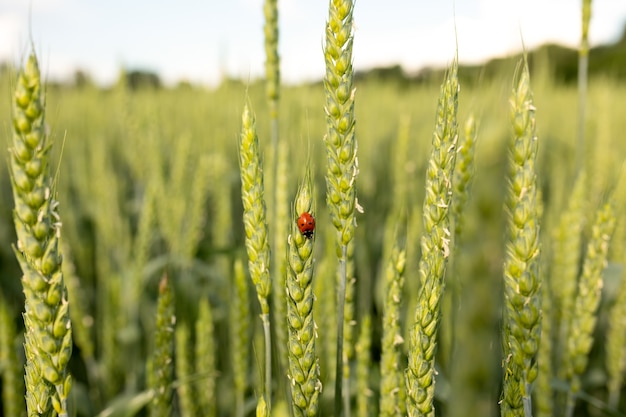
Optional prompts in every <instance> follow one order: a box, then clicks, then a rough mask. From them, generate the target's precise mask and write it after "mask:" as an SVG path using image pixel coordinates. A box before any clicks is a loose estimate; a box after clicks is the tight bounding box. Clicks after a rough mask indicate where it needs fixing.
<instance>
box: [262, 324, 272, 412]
mask: <svg viewBox="0 0 626 417" xmlns="http://www.w3.org/2000/svg"><path fill="white" fill-rule="evenodd" d="M261 321H263V333H264V334H265V402H266V404H267V409H268V410H271V409H272V335H271V332H270V315H269V314H261Z"/></svg>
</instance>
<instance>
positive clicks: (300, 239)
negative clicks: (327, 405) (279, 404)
mask: <svg viewBox="0 0 626 417" xmlns="http://www.w3.org/2000/svg"><path fill="white" fill-rule="evenodd" d="M302 213H309V214H311V215H315V211H314V210H313V193H312V186H311V179H310V175H309V174H307V175H306V177H305V179H304V181H303V182H302V184H300V187H299V188H298V192H297V194H296V199H295V204H294V208H293V212H292V218H293V222H292V223H291V229H290V234H289V239H288V246H289V249H288V254H287V263H288V271H287V323H288V326H289V342H288V343H289V344H288V346H289V348H288V351H289V353H288V355H289V379H290V380H291V398H292V409H293V414H294V416H296V417H300V416H308V417H313V416H316V415H317V413H318V408H319V405H318V403H319V396H320V393H321V392H322V384H321V382H320V379H319V374H320V371H319V359H318V356H317V352H316V350H315V339H316V337H317V334H316V329H315V320H314V319H313V300H314V298H315V297H314V294H313V243H314V241H315V240H314V237H313V236H314V235H313V236H312V237H307V236H305V235H304V234H302V233H300V230H299V229H298V225H297V219H298V218H299V217H300V215H301V214H302Z"/></svg>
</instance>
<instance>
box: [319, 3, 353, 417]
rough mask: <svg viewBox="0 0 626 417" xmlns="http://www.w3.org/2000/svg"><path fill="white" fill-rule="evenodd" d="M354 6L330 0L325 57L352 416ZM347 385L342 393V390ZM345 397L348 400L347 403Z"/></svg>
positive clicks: (330, 188)
mask: <svg viewBox="0 0 626 417" xmlns="http://www.w3.org/2000/svg"><path fill="white" fill-rule="evenodd" d="M353 10H354V3H353V1H351V0H331V1H330V4H329V8H328V21H327V23H326V40H325V43H324V60H325V62H326V75H325V77H324V91H325V97H326V104H325V112H326V129H327V130H326V136H325V142H326V156H327V159H328V167H327V172H326V202H327V205H328V208H329V211H330V216H331V220H332V222H333V225H334V226H335V228H336V230H337V247H338V251H337V252H338V253H337V255H338V258H339V270H338V272H339V274H338V275H339V286H338V291H337V361H336V379H335V413H336V414H337V415H339V414H340V413H341V409H342V408H343V412H344V415H345V417H349V416H350V392H349V391H350V390H349V379H348V378H347V375H344V367H346V368H347V361H348V358H347V357H346V356H345V353H344V328H345V324H344V319H345V317H344V309H345V302H346V285H347V279H348V277H347V264H348V249H349V248H348V246H349V244H350V242H351V241H352V238H353V236H354V229H355V226H356V220H355V207H356V206H357V201H356V186H355V180H356V176H357V174H358V163H357V157H356V152H357V141H356V138H355V135H354V131H355V119H354V91H355V90H354V88H353V85H352V79H353V70H352V44H353V33H352V31H353V18H352V17H353ZM342 390H343V391H344V392H343V395H342ZM342 399H343V406H342Z"/></svg>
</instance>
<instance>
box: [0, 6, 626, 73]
mask: <svg viewBox="0 0 626 417" xmlns="http://www.w3.org/2000/svg"><path fill="white" fill-rule="evenodd" d="M581 1H582V0H440V1H432V0H357V1H356V3H355V9H354V24H355V32H354V36H355V40H354V55H353V60H354V67H355V69H357V70H363V69H368V68H372V67H377V66H388V65H393V64H400V65H402V66H403V67H404V68H405V70H407V71H409V72H410V71H417V70H419V69H420V68H423V67H427V66H443V65H446V64H447V63H449V62H450V61H451V59H452V58H453V56H454V52H455V48H456V45H455V27H456V39H458V53H459V60H460V61H461V62H462V63H480V62H482V61H484V60H485V59H488V58H491V57H496V56H504V55H507V54H510V53H514V52H517V51H519V50H521V48H522V42H523V44H524V45H525V46H526V47H527V48H533V47H534V46H537V45H540V44H542V43H545V42H557V43H560V44H563V45H568V46H575V45H577V44H578V42H579V40H580V31H581V29H580V26H581V23H580V22H581V10H580V9H581ZM278 5H279V31H280V34H279V36H280V40H279V54H280V57H281V76H282V79H283V81H284V82H287V83H298V82H302V81H310V80H315V79H320V78H321V77H322V76H323V74H324V60H323V52H322V48H323V40H324V27H325V22H326V19H327V13H328V12H327V10H328V0H278ZM625 25H626V0H593V2H592V20H591V26H590V32H589V38H590V41H591V44H592V45H597V44H600V43H607V42H613V41H616V40H617V39H618V38H619V37H620V36H621V34H622V31H623V29H624V26H625ZM31 39H32V40H33V41H34V45H35V49H36V51H37V54H38V57H39V60H40V62H41V63H42V64H41V66H42V69H43V70H44V72H45V73H46V74H47V76H48V78H50V79H56V80H69V79H71V78H72V74H73V73H74V71H76V70H77V69H81V70H83V71H85V72H87V73H88V74H90V75H91V77H92V78H93V79H94V80H95V81H96V82H98V83H99V84H102V85H107V84H111V83H113V82H114V81H115V79H116V78H117V76H118V75H119V72H120V69H121V68H127V69H142V70H149V71H154V72H156V73H157V74H158V75H159V76H160V77H161V79H162V80H163V81H164V82H165V83H167V84H174V83H176V82H178V81H181V80H187V81H190V82H193V83H201V84H206V85H216V84H218V83H219V80H220V79H221V78H222V76H223V75H225V74H227V75H229V76H235V77H241V78H244V79H248V78H256V77H261V76H263V65H264V61H265V56H264V46H263V42H264V40H263V0H176V1H174V0H107V1H104V0H0V62H2V61H10V62H13V63H19V62H20V60H22V59H23V58H24V56H25V55H26V54H27V53H28V52H29V48H30V40H31Z"/></svg>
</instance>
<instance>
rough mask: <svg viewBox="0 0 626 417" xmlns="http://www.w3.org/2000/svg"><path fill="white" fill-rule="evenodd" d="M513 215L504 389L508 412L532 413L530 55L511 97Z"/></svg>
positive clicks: (536, 333) (535, 313)
mask: <svg viewBox="0 0 626 417" xmlns="http://www.w3.org/2000/svg"><path fill="white" fill-rule="evenodd" d="M510 103H511V123H512V126H513V136H512V140H511V142H510V144H509V173H508V177H509V180H508V182H509V184H508V195H507V202H506V213H507V217H508V225H507V242H506V254H505V261H504V303H505V305H504V323H505V324H504V341H503V343H504V367H505V371H504V388H503V397H502V402H501V414H502V416H518V415H521V413H524V414H525V415H527V416H529V415H531V414H532V408H531V384H532V382H533V381H534V380H535V378H536V377H537V362H536V356H537V351H538V347H539V338H540V332H541V311H540V310H541V294H540V292H539V290H540V287H541V283H540V277H539V254H540V243H539V218H540V215H539V207H540V204H539V201H538V200H539V199H538V195H537V176H536V173H535V160H536V157H537V143H538V141H537V136H536V134H535V107H534V103H533V95H532V91H531V89H530V75H529V71H528V64H527V62H526V58H525V57H524V60H523V61H522V62H521V63H520V66H519V67H518V72H517V74H516V85H515V87H514V89H513V94H512V96H511V99H510Z"/></svg>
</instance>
